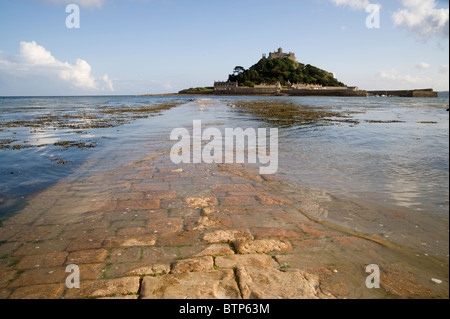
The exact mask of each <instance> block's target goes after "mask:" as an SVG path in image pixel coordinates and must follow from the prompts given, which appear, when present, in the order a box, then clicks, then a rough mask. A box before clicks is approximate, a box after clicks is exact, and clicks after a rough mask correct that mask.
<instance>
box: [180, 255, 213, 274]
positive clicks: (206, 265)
mask: <svg viewBox="0 0 450 319" xmlns="http://www.w3.org/2000/svg"><path fill="white" fill-rule="evenodd" d="M213 267H214V260H213V258H212V257H211V256H207V257H199V258H190V259H185V260H179V261H176V262H175V263H174V264H173V265H172V271H171V274H181V273H186V272H199V271H208V270H213Z"/></svg>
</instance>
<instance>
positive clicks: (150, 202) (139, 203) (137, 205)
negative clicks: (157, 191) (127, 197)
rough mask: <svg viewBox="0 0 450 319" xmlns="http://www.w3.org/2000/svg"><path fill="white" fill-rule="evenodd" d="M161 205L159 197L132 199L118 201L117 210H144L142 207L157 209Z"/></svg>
mask: <svg viewBox="0 0 450 319" xmlns="http://www.w3.org/2000/svg"><path fill="white" fill-rule="evenodd" d="M160 205H161V201H160V199H156V198H153V199H152V198H151V199H146V200H134V201H126V202H123V201H120V202H118V203H117V208H116V209H117V210H126V209H129V210H144V209H158V208H159V207H160Z"/></svg>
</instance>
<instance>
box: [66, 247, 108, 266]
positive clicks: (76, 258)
mask: <svg viewBox="0 0 450 319" xmlns="http://www.w3.org/2000/svg"><path fill="white" fill-rule="evenodd" d="M107 256H108V251H107V250H105V249H92V250H79V251H75V252H71V253H70V254H69V256H68V257H67V261H66V264H76V265H79V264H92V263H101V262H103V261H104V260H105V259H106V257H107Z"/></svg>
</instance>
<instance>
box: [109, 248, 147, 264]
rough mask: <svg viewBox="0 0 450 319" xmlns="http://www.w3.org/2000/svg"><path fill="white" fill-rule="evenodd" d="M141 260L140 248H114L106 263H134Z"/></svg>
mask: <svg viewBox="0 0 450 319" xmlns="http://www.w3.org/2000/svg"><path fill="white" fill-rule="evenodd" d="M140 258H141V248H140V247H131V248H114V249H112V250H111V253H110V255H109V258H108V263H122V262H134V261H138V260H139V259H140Z"/></svg>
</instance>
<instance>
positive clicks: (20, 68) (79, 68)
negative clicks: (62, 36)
mask: <svg viewBox="0 0 450 319" xmlns="http://www.w3.org/2000/svg"><path fill="white" fill-rule="evenodd" d="M0 71H4V72H6V73H8V74H9V75H10V76H20V77H26V78H30V77H33V76H36V75H38V76H44V77H46V78H48V79H49V81H57V82H64V83H66V84H67V85H68V86H69V87H70V88H74V89H82V90H85V91H90V92H96V91H114V87H113V84H112V81H111V80H110V79H109V77H108V75H106V74H105V75H103V76H101V77H94V76H93V75H92V74H91V71H92V68H91V66H90V65H89V64H88V63H87V62H86V61H85V60H82V59H77V60H76V62H75V64H71V63H68V62H62V61H59V60H57V59H56V58H55V57H54V56H53V55H52V54H51V52H50V51H48V50H46V49H45V48H44V47H43V46H41V45H38V44H37V43H36V42H35V41H32V42H21V43H20V49H19V54H17V55H16V56H14V57H12V58H7V57H2V55H0Z"/></svg>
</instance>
